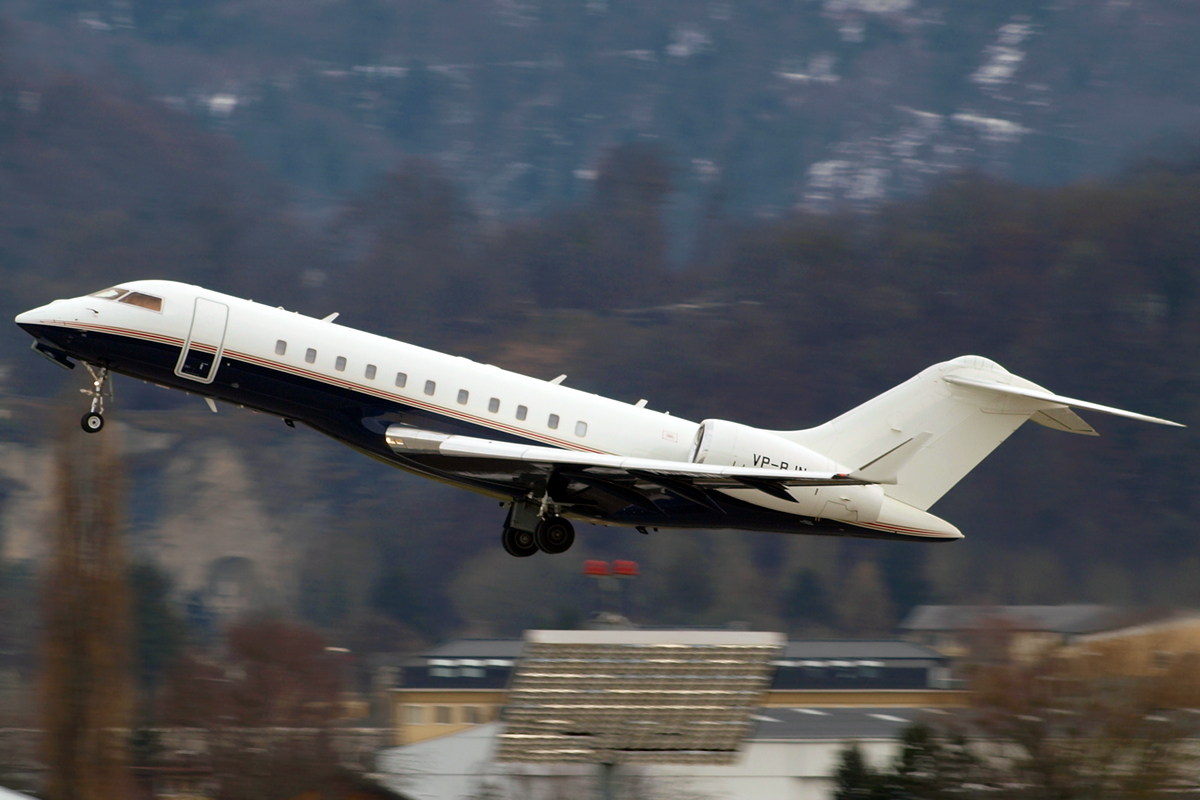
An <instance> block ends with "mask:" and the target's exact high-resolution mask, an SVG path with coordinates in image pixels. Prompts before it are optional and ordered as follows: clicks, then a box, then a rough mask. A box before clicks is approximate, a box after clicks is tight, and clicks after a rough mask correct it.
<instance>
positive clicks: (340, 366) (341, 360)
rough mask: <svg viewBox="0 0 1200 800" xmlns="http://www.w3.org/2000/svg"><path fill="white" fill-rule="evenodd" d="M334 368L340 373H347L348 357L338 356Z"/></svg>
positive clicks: (334, 361)
mask: <svg viewBox="0 0 1200 800" xmlns="http://www.w3.org/2000/svg"><path fill="white" fill-rule="evenodd" d="M333 368H334V369H336V370H337V371H338V372H345V371H346V357H345V356H338V357H337V358H335V359H334V360H333Z"/></svg>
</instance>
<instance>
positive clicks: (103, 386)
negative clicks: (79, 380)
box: [79, 362, 112, 433]
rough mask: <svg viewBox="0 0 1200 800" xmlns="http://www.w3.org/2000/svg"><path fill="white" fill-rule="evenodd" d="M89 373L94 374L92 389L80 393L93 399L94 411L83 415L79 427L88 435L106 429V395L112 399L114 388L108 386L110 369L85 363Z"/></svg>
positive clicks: (81, 390) (82, 390)
mask: <svg viewBox="0 0 1200 800" xmlns="http://www.w3.org/2000/svg"><path fill="white" fill-rule="evenodd" d="M84 366H85V367H87V371H88V372H90V373H92V388H91V389H80V390H79V391H80V392H82V393H83V394H86V395H88V396H90V397H91V398H92V409H91V410H90V411H88V413H86V414H84V415H83V419H81V420H79V425H80V427H82V428H83V429H84V430H85V431H87V432H88V433H99V432H100V429H101V428H103V427H104V395H105V394H106V393H107V394H108V396H109V399H111V398H112V387H111V386H109V385H108V367H93V366H92V365H91V364H88V363H86V362H85V363H84Z"/></svg>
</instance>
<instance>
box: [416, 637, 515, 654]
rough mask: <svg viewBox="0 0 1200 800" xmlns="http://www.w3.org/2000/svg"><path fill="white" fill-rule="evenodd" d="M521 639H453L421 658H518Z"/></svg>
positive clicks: (427, 652)
mask: <svg viewBox="0 0 1200 800" xmlns="http://www.w3.org/2000/svg"><path fill="white" fill-rule="evenodd" d="M524 647H525V642H524V641H523V640H521V639H455V640H454V641H452V642H446V643H445V644H443V645H440V646H438V647H435V648H434V649H432V650H428V651H426V652H424V653H422V654H421V657H422V658H520V657H521V650H523V649H524Z"/></svg>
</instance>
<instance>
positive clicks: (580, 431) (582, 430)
mask: <svg viewBox="0 0 1200 800" xmlns="http://www.w3.org/2000/svg"><path fill="white" fill-rule="evenodd" d="M575 435H576V436H578V437H579V438H580V439H582V438H583V437H585V436H587V423H586V422H584V421H583V420H579V421H578V422H576V423H575Z"/></svg>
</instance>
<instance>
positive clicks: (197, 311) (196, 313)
mask: <svg viewBox="0 0 1200 800" xmlns="http://www.w3.org/2000/svg"><path fill="white" fill-rule="evenodd" d="M206 314H207V315H209V316H204V315H206ZM218 314H219V315H220V317H221V321H220V323H219V324H217V323H216V315H218ZM210 323H213V324H212V325H211V330H201V331H200V332H199V333H200V337H199V338H200V339H201V343H199V344H197V346H196V347H195V350H196V351H197V352H198V353H203V354H204V355H211V356H212V362H211V365H210V366H209V368H208V370H207V372H205V373H204V374H202V375H197V374H194V373H188V372H185V371H184V367H185V366H188V356H190V355H192V352H191V350H192V349H193V348H192V339H193V338H194V337H196V336H197V325H198V324H199V325H205V324H210ZM218 327H219V328H220V335H219V336H218V335H216V333H215V332H216V329H217V328H218ZM228 327H229V306H227V305H225V304H224V303H219V302H217V301H216V300H209V299H208V298H206V297H197V298H196V303H195V305H194V306H193V308H192V324H191V326H190V327H189V328H188V335H187V339H186V340H185V341H184V343H183V349H182V350H180V351H179V360H178V361H177V362H175V374H176V375H178V376H179V377H181V378H187V379H188V380H189V381H196V382H197V383H212V382H213V379H214V378H216V377H217V370H218V369H219V368H220V366H221V357H222V356H224V355H225V331H226V329H227V328H228ZM205 334H207V335H205ZM205 339H216V340H217V341H216V343H215V348H216V349H215V350H213V351H210V350H209V348H211V347H214V345H213V344H212V343H210V342H206V341H204V340H205Z"/></svg>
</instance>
